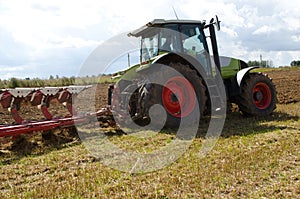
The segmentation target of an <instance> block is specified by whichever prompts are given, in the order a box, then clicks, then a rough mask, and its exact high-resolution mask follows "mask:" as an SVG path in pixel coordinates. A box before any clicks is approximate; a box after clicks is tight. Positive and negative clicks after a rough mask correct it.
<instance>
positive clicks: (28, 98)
mask: <svg viewBox="0 0 300 199" xmlns="http://www.w3.org/2000/svg"><path fill="white" fill-rule="evenodd" d="M90 87H91V85H88V86H66V87H41V88H14V89H1V90H0V104H1V106H2V108H3V109H7V110H8V112H9V113H10V116H11V118H12V119H13V123H12V124H6V125H3V124H2V125H0V137H8V136H13V137H14V136H17V135H20V134H28V133H31V132H37V131H47V130H51V129H56V128H66V127H70V126H73V125H75V124H80V123H87V122H89V121H90V120H91V118H95V117H96V118H97V119H98V120H101V117H102V116H104V115H109V114H110V110H109V108H108V107H105V108H102V109H100V110H99V111H97V112H95V113H84V114H82V113H81V114H79V113H77V112H76V110H75V109H74V107H73V105H72V101H73V100H74V98H76V96H77V95H78V94H79V93H80V92H82V91H84V90H86V89H89V88H90ZM52 100H55V101H57V102H58V103H60V104H62V105H63V106H64V107H65V108H66V110H68V114H66V115H64V116H56V115H54V114H52V113H51V111H49V107H50V106H51V101H52ZM22 102H28V103H29V104H30V105H31V106H35V107H36V108H37V109H38V110H40V112H41V113H42V115H43V119H40V120H34V121H28V120H25V119H23V117H22V116H21V114H20V113H19V112H20V110H21V109H22V104H24V103H22Z"/></svg>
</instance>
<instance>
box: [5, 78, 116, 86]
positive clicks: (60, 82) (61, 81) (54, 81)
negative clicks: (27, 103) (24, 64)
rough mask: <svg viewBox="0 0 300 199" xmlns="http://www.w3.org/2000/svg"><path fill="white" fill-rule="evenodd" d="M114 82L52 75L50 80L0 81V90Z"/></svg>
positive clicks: (12, 79)
mask: <svg viewBox="0 0 300 199" xmlns="http://www.w3.org/2000/svg"><path fill="white" fill-rule="evenodd" d="M111 81H112V80H111V78H110V76H91V77H89V76H86V77H77V78H76V77H74V76H73V77H61V78H60V77H58V75H56V77H55V78H54V76H52V75H50V77H49V79H40V78H33V79H30V78H25V79H20V78H15V77H13V78H10V79H8V80H1V79H0V88H17V87H29V88H33V87H45V86H54V87H57V86H69V85H74V84H76V85H87V84H97V83H110V82H111Z"/></svg>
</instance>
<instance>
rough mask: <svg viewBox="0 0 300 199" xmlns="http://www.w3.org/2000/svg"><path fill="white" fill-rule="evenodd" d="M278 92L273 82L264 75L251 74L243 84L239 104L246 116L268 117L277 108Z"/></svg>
mask: <svg viewBox="0 0 300 199" xmlns="http://www.w3.org/2000/svg"><path fill="white" fill-rule="evenodd" d="M276 102H277V97H276V90H275V86H274V84H273V83H272V80H271V79H270V78H269V77H268V76H267V75H264V74H262V73H250V74H249V75H248V76H247V77H246V78H245V80H244V81H243V82H242V93H241V94H240V96H239V97H238V100H237V104H238V106H239V109H240V111H241V112H242V113H243V114H244V115H245V116H266V115H269V114H271V113H272V112H273V110H274V109H275V108H276Z"/></svg>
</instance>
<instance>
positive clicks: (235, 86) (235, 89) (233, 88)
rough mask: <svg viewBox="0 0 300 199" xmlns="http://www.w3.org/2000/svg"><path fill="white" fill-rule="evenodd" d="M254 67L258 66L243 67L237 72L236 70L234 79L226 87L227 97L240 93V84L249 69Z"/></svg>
mask: <svg viewBox="0 0 300 199" xmlns="http://www.w3.org/2000/svg"><path fill="white" fill-rule="evenodd" d="M255 68H259V67H257V66H252V67H247V68H244V69H242V70H240V71H239V72H237V74H236V75H235V77H234V79H233V80H232V81H231V84H230V86H228V87H227V89H228V92H227V93H228V95H229V98H232V97H235V96H237V95H240V94H241V92H242V88H241V86H242V83H243V80H244V78H245V76H246V75H247V74H248V73H249V72H250V71H251V70H253V69H255Z"/></svg>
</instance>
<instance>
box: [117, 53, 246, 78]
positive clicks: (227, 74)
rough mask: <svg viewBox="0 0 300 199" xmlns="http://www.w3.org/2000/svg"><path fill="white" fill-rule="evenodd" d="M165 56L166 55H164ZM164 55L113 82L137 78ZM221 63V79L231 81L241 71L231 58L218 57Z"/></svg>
mask: <svg viewBox="0 0 300 199" xmlns="http://www.w3.org/2000/svg"><path fill="white" fill-rule="evenodd" d="M165 54H166V53H165ZM165 54H160V55H158V56H156V57H153V58H152V59H151V60H149V61H148V62H147V63H146V64H142V65H141V64H136V65H134V66H132V67H130V68H129V69H127V70H125V71H122V72H119V74H124V75H121V76H119V77H116V78H115V80H118V79H123V80H129V81H130V80H132V79H134V78H135V76H137V74H138V72H140V71H143V70H146V69H147V68H149V67H152V63H153V62H156V61H157V60H159V59H160V58H161V57H163V56H164V55H165ZM220 62H221V74H222V77H223V79H232V78H234V77H235V75H236V74H237V72H238V71H239V70H240V69H241V63H240V60H238V59H235V58H231V57H222V56H221V57H220Z"/></svg>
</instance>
